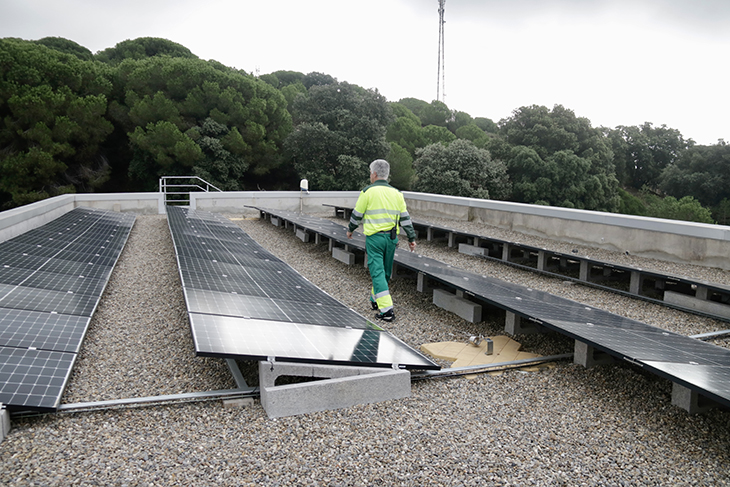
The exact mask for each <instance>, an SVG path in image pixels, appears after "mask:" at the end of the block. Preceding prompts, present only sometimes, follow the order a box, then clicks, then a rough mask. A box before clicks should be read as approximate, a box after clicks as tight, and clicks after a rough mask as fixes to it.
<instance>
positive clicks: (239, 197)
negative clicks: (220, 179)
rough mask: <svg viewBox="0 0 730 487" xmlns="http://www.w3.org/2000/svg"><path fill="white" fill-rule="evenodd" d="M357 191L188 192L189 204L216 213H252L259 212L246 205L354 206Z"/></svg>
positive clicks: (288, 207) (307, 210) (295, 208)
mask: <svg viewBox="0 0 730 487" xmlns="http://www.w3.org/2000/svg"><path fill="white" fill-rule="evenodd" d="M359 194H360V192H359V191H310V192H309V193H301V192H300V191H229V192H225V193H217V192H216V193H212V192H211V193H191V194H190V207H191V208H194V209H197V210H204V211H212V212H218V213H239V214H250V215H254V214H257V213H258V212H257V211H256V210H254V209H252V208H247V206H259V207H262V208H271V209H272V210H286V211H299V210H300V208H301V210H302V211H303V212H304V213H322V212H327V211H333V210H332V208H328V207H325V206H322V205H323V204H330V205H340V206H343V207H354V206H355V202H357V197H358V195H359Z"/></svg>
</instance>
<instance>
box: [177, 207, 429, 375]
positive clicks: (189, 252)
mask: <svg viewBox="0 0 730 487" xmlns="http://www.w3.org/2000/svg"><path fill="white" fill-rule="evenodd" d="M168 223H169V225H170V231H171V234H172V237H173V242H174V244H175V251H176V255H177V260H178V265H179V267H180V276H181V280H182V283H183V289H184V293H185V300H186V303H187V306H188V312H189V317H190V326H191V330H192V333H193V340H194V342H195V347H196V352H197V353H198V354H199V355H206V356H217V357H238V358H247V359H251V360H267V359H270V358H274V359H276V360H291V361H299V362H311V363H326V364H337V365H359V366H362V365H365V366H380V367H392V366H393V365H398V366H400V367H404V368H411V369H438V368H439V367H438V366H437V365H436V364H435V363H434V362H432V361H431V360H429V359H428V358H426V357H425V356H424V355H422V354H421V353H419V352H417V351H416V350H413V349H412V348H411V347H409V346H408V345H406V344H405V343H403V342H401V341H400V340H398V339H397V338H395V337H393V336H392V335H390V334H389V333H388V332H386V331H384V330H382V329H381V328H380V327H378V326H377V325H375V324H374V323H372V322H371V321H369V320H367V319H366V318H364V317H362V316H361V315H359V314H357V313H356V312H354V311H353V310H351V309H349V308H347V307H346V306H344V305H343V304H341V303H340V302H339V301H337V300H336V299H334V298H333V297H332V296H330V295H328V294H327V293H325V292H324V291H322V290H321V289H319V288H318V287H316V286H314V285H313V284H312V283H311V282H309V281H308V280H306V279H305V278H303V277H302V276H301V275H300V274H298V273H297V272H296V271H295V270H294V269H292V268H291V267H290V266H288V265H286V264H285V263H284V262H282V261H281V260H279V259H278V258H277V257H275V256H274V255H273V254H271V253H269V252H267V251H266V250H264V249H263V248H262V247H261V246H259V245H258V244H257V243H256V242H255V241H254V240H253V239H251V237H249V236H248V235H246V234H245V232H243V230H242V229H241V228H239V227H238V226H236V225H235V224H233V223H232V222H230V220H227V219H224V218H223V217H221V216H219V215H212V214H209V213H205V212H196V211H191V210H188V209H183V208H176V207H169V208H168Z"/></svg>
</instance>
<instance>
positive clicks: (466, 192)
mask: <svg viewBox="0 0 730 487" xmlns="http://www.w3.org/2000/svg"><path fill="white" fill-rule="evenodd" d="M413 164H414V166H415V170H416V183H415V186H414V190H416V191H421V192H424V193H440V194H450V195H454V196H466V197H470V198H484V199H486V198H493V199H504V198H506V197H507V196H508V195H509V194H510V182H509V177H508V176H507V168H506V166H505V165H504V164H503V163H502V162H499V161H493V160H492V158H491V157H490V155H489V152H488V151H486V150H484V149H479V148H478V147H476V146H474V144H473V143H471V142H470V141H468V140H456V141H454V142H452V143H451V144H449V145H448V146H444V145H443V144H438V143H436V144H431V145H429V146H428V147H426V148H425V149H422V150H421V151H419V155H418V159H416V160H415V161H414V163H413Z"/></svg>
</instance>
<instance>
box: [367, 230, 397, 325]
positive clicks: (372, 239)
mask: <svg viewBox="0 0 730 487" xmlns="http://www.w3.org/2000/svg"><path fill="white" fill-rule="evenodd" d="M397 246H398V238H397V237H396V238H394V239H392V238H390V232H388V233H376V234H373V235H368V236H367V237H366V238H365V250H366V251H367V254H368V269H369V270H370V279H372V281H373V287H372V289H371V290H370V300H371V301H375V302H376V303H377V304H378V310H380V312H381V313H385V312H386V311H388V310H391V309H393V298H391V297H390V290H389V289H388V281H389V280H390V275H391V274H392V273H393V257H394V256H395V249H396V247H397Z"/></svg>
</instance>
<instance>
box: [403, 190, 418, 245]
mask: <svg viewBox="0 0 730 487" xmlns="http://www.w3.org/2000/svg"><path fill="white" fill-rule="evenodd" d="M400 225H401V227H402V228H403V231H405V232H406V236H407V237H408V247H409V248H410V250H411V252H413V251H414V250H416V230H415V229H414V228H413V221H412V220H411V215H410V214H409V213H408V209H407V208H406V202H405V200H403V207H402V209H401V212H400Z"/></svg>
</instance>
